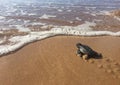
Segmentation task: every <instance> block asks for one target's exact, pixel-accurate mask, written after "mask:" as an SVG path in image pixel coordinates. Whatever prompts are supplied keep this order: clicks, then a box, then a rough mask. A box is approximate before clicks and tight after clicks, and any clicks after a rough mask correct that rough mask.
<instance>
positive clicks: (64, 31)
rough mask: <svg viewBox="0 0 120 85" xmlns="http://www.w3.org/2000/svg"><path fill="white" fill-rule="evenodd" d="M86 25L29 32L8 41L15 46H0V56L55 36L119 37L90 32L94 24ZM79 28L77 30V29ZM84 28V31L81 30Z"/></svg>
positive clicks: (107, 33)
mask: <svg viewBox="0 0 120 85" xmlns="http://www.w3.org/2000/svg"><path fill="white" fill-rule="evenodd" d="M86 23H87V24H86V25H85V24H83V25H81V26H77V27H68V26H66V27H60V28H58V27H56V28H53V29H51V30H50V31H43V32H30V33H29V34H28V35H25V36H15V37H12V38H10V39H9V41H10V42H12V43H15V44H9V45H2V46H0V55H5V54H8V53H10V52H13V51H16V50H18V49H19V48H21V47H23V46H24V45H26V44H28V43H30V42H34V41H37V40H42V39H45V38H48V37H51V36H56V35H77V36H117V37H120V31H119V32H110V31H92V30H91V29H90V27H89V26H91V25H94V23H89V22H86ZM78 28H79V29H78ZM83 28H84V30H82V29H83Z"/></svg>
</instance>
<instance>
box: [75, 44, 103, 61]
mask: <svg viewBox="0 0 120 85" xmlns="http://www.w3.org/2000/svg"><path fill="white" fill-rule="evenodd" d="M76 46H77V48H78V49H77V54H78V55H79V56H80V57H82V58H83V59H85V60H87V59H89V58H98V57H100V56H101V54H100V53H97V52H95V51H94V50H93V49H92V48H90V47H89V46H87V45H83V44H81V43H77V44H76Z"/></svg>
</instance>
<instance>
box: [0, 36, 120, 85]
mask: <svg viewBox="0 0 120 85" xmlns="http://www.w3.org/2000/svg"><path fill="white" fill-rule="evenodd" d="M78 42H81V43H83V44H87V45H89V46H90V47H92V48H93V49H94V50H96V51H97V52H99V53H102V56H103V58H102V59H90V60H88V62H84V61H83V60H82V59H81V58H80V57H78V56H76V46H75V45H76V43H78ZM0 84H1V85H113V84H114V85H120V38H119V37H108V36H101V37H79V36H56V37H52V38H48V39H44V40H42V41H38V42H34V43H31V44H29V45H27V46H25V47H23V48H21V49H20V50H19V51H17V52H15V53H13V54H9V55H7V56H3V57H0Z"/></svg>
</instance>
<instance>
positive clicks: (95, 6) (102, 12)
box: [0, 0, 120, 55]
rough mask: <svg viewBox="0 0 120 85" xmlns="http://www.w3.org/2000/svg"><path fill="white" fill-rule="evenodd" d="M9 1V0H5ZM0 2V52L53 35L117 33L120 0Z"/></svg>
mask: <svg viewBox="0 0 120 85" xmlns="http://www.w3.org/2000/svg"><path fill="white" fill-rule="evenodd" d="M8 1H9V0H8ZM10 2H11V3H9V2H7V1H6V2H4V3H1V4H0V55H4V54H6V53H9V52H11V51H14V50H16V49H18V48H20V47H22V46H23V45H25V44H27V43H29V42H33V41H36V40H40V39H43V38H47V37H50V36H55V35H60V34H64V35H80V36H101V35H102V36H103V35H110V36H120V25H119V23H120V18H119V17H111V16H109V15H110V14H109V12H110V11H112V10H117V9H120V0H114V1H113V0H106V1H104V0H100V1H99V0H86V2H85V1H84V0H51V2H49V1H48V0H46V2H45V1H43V0H40V1H39V0H36V1H34V0H33V1H32V0H30V1H29V2H27V1H26V2H24V1H19V0H18V2H14V0H10Z"/></svg>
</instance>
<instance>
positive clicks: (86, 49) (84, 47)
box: [79, 45, 94, 55]
mask: <svg viewBox="0 0 120 85" xmlns="http://www.w3.org/2000/svg"><path fill="white" fill-rule="evenodd" d="M79 50H80V52H81V53H83V54H88V55H90V54H93V53H94V51H93V50H92V49H91V48H90V47H88V46H87V45H80V47H79Z"/></svg>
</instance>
